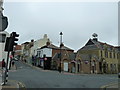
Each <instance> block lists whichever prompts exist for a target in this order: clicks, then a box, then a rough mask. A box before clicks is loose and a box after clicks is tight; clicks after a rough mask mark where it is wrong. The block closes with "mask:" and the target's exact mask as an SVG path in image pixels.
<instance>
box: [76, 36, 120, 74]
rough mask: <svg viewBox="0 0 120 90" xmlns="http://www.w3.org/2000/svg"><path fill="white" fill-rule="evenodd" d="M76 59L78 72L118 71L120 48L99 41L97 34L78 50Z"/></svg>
mask: <svg viewBox="0 0 120 90" xmlns="http://www.w3.org/2000/svg"><path fill="white" fill-rule="evenodd" d="M76 60H77V63H78V65H77V67H76V68H77V69H78V70H77V71H78V73H117V72H118V49H116V48H115V47H114V46H112V45H109V44H107V43H103V42H100V41H98V38H97V36H95V37H93V39H89V40H88V42H87V43H86V44H85V46H83V47H82V48H81V49H79V50H78V51H77V55H76Z"/></svg>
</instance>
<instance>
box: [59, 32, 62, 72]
mask: <svg viewBox="0 0 120 90" xmlns="http://www.w3.org/2000/svg"><path fill="white" fill-rule="evenodd" d="M62 35H63V33H62V32H60V66H59V72H60V73H61V71H62V67H61V58H62V57H61V56H62V55H61V48H62Z"/></svg>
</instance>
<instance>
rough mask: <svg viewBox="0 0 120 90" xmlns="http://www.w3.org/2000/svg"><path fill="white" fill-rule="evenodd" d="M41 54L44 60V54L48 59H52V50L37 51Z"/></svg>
mask: <svg viewBox="0 0 120 90" xmlns="http://www.w3.org/2000/svg"><path fill="white" fill-rule="evenodd" d="M37 51H39V52H40V53H39V54H40V57H41V58H43V56H44V54H45V55H46V57H52V49H51V48H43V49H39V50H37Z"/></svg>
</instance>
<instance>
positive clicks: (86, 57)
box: [80, 54, 99, 61]
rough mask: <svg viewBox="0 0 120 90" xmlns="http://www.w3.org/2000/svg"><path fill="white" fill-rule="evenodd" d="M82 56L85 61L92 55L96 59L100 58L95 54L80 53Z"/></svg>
mask: <svg viewBox="0 0 120 90" xmlns="http://www.w3.org/2000/svg"><path fill="white" fill-rule="evenodd" d="M80 57H81V60H83V61H90V60H91V59H92V57H94V58H95V59H96V60H99V58H98V57H97V56H96V55H95V54H80Z"/></svg>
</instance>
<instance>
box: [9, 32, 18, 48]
mask: <svg viewBox="0 0 120 90" xmlns="http://www.w3.org/2000/svg"><path fill="white" fill-rule="evenodd" d="M10 37H11V38H12V42H11V45H12V47H13V46H14V45H17V43H16V42H15V41H18V38H16V37H19V34H17V33H16V32H12V33H11V35H10Z"/></svg>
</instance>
